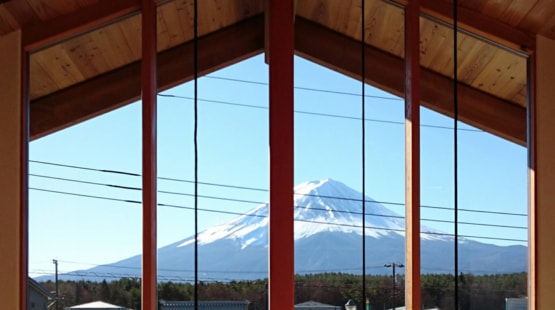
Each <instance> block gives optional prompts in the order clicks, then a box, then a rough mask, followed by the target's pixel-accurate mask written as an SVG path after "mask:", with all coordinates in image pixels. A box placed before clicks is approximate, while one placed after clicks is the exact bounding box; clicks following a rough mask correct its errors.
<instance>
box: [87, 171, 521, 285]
mask: <svg viewBox="0 0 555 310" xmlns="http://www.w3.org/2000/svg"><path fill="white" fill-rule="evenodd" d="M361 198H362V194H361V193H359V192H357V191H355V190H353V189H351V188H349V187H348V186H346V185H344V184H342V183H340V182H337V181H334V180H330V179H325V180H321V181H315V182H305V183H302V184H299V185H298V186H296V187H295V211H294V212H295V213H294V214H295V269H296V273H318V272H349V273H361V272H362V261H361V260H362V228H361V227H362V212H361V210H362V207H361V206H362V202H361ZM366 214H367V215H366V217H365V227H366V229H365V234H364V235H365V240H366V267H367V270H366V273H368V274H384V273H390V272H391V271H390V270H388V269H386V268H384V267H383V265H384V263H390V262H403V261H404V250H405V247H404V242H405V239H404V219H403V217H402V216H400V215H399V214H397V213H395V212H393V211H391V210H389V209H388V208H386V207H384V206H383V205H381V204H379V203H377V202H375V201H374V200H372V199H370V198H368V197H366ZM267 215H268V204H267V203H266V204H262V205H260V206H258V207H257V208H255V209H253V210H251V211H249V212H248V213H246V214H244V215H241V216H238V217H236V218H234V219H232V220H230V221H228V222H226V223H223V224H221V225H217V226H214V227H211V228H209V229H207V230H205V231H203V232H201V233H200V234H199V236H198V245H199V246H198V249H199V254H198V255H199V262H198V267H199V269H198V270H199V278H200V279H201V280H204V281H212V280H220V281H225V280H241V279H257V278H265V277H267V266H268V247H267V245H268V217H267ZM421 231H422V232H423V233H422V234H421V238H422V266H423V267H422V271H423V273H430V272H437V273H447V272H452V271H453V269H454V268H453V266H454V257H453V252H454V250H453V248H454V243H453V241H454V238H453V237H452V236H448V235H446V234H441V232H438V231H435V230H432V229H430V228H427V227H422V228H421ZM429 232H432V233H433V234H428V233H429ZM508 258H510V259H508ZM526 259H527V253H526V248H525V247H523V246H511V247H500V246H495V245H491V244H485V243H480V242H476V241H471V240H466V239H459V270H460V272H472V273H478V274H481V273H506V272H521V271H526ZM140 265H141V262H140V256H134V257H131V258H128V259H125V260H122V261H119V262H116V263H115V264H111V265H109V266H99V267H95V268H92V269H90V270H88V271H86V273H87V274H90V273H93V274H95V275H96V276H98V277H102V276H103V275H118V274H120V275H121V274H125V275H126V276H138V275H139V270H140V268H139V267H140ZM158 266H159V271H158V274H159V277H160V280H161V281H164V280H173V281H188V280H192V279H193V276H194V273H193V270H194V238H193V237H189V238H186V239H184V240H181V241H178V242H176V243H174V244H171V245H168V246H165V247H163V248H160V249H159V251H158ZM401 272H402V271H401ZM77 274H79V273H77ZM83 274H85V272H84V273H83Z"/></svg>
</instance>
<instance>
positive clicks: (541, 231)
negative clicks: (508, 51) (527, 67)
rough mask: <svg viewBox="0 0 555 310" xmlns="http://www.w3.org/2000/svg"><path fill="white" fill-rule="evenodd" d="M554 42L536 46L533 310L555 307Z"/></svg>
mask: <svg viewBox="0 0 555 310" xmlns="http://www.w3.org/2000/svg"><path fill="white" fill-rule="evenodd" d="M553 50H555V41H554V40H550V39H547V38H545V37H542V36H538V38H537V46H536V52H537V54H536V57H537V58H536V76H535V82H536V101H535V106H534V118H535V123H533V124H532V126H534V127H533V129H535V139H533V141H534V143H533V144H532V148H533V150H532V152H533V154H535V157H533V159H535V163H534V162H533V163H532V167H534V168H535V171H532V172H533V174H532V176H533V177H534V176H535V178H534V179H532V184H533V185H535V186H534V187H533V188H532V189H531V195H532V196H533V197H534V200H535V204H533V205H532V206H531V211H530V213H531V214H530V218H531V222H530V224H529V227H530V230H531V240H530V242H531V243H532V244H531V246H530V249H531V250H532V252H531V253H530V255H529V256H530V257H531V259H532V261H531V270H529V272H531V273H533V275H534V276H535V283H532V287H533V289H532V292H530V294H531V297H532V303H533V306H532V307H531V308H530V309H531V310H543V309H551V308H552V307H553V305H555V294H553V290H554V289H555V265H554V264H553V257H555V243H554V242H553V236H554V235H555V225H553V222H554V221H555V208H554V207H553V206H555V192H554V191H553V186H554V185H555V143H553V120H554V119H555V104H553V98H555V79H554V77H555V57H554V56H553Z"/></svg>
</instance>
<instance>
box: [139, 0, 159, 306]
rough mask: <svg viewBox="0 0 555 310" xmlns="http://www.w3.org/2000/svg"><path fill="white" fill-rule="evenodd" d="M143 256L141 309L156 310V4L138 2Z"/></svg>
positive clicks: (149, 0)
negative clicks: (140, 38) (139, 9)
mask: <svg viewBox="0 0 555 310" xmlns="http://www.w3.org/2000/svg"><path fill="white" fill-rule="evenodd" d="M142 5H143V8H142V42H141V44H142V62H141V89H142V121H143V126H142V137H143V138H142V139H143V143H142V148H143V162H142V166H143V181H142V182H143V255H142V281H141V283H142V287H141V290H142V295H141V298H142V301H141V303H142V309H157V308H158V306H157V275H156V209H157V205H156V204H157V199H156V178H157V174H156V91H157V88H156V4H155V3H154V1H153V0H143V2H142Z"/></svg>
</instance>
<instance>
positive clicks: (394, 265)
mask: <svg viewBox="0 0 555 310" xmlns="http://www.w3.org/2000/svg"><path fill="white" fill-rule="evenodd" d="M383 266H384V267H385V268H390V267H391V268H392V271H393V283H392V285H393V286H392V291H391V295H392V297H393V305H392V306H391V307H392V308H393V309H395V308H397V307H396V306H395V267H399V268H403V267H405V265H403V264H401V263H391V264H385V265H383Z"/></svg>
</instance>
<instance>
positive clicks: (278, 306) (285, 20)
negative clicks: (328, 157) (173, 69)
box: [266, 0, 295, 310]
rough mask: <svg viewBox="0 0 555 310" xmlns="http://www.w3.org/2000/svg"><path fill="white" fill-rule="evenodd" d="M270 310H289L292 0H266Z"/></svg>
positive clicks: (291, 296) (291, 294)
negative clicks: (267, 37) (267, 26)
mask: <svg viewBox="0 0 555 310" xmlns="http://www.w3.org/2000/svg"><path fill="white" fill-rule="evenodd" d="M266 9H267V10H269V12H268V13H269V14H267V16H269V40H268V43H269V52H270V57H269V66H270V68H269V70H270V80H269V81H270V94H269V95H270V128H269V130H270V212H269V265H270V266H269V270H270V273H269V285H268V290H269V292H268V296H269V307H270V309H271V310H290V309H293V308H294V302H295V300H294V283H295V282H294V281H295V280H294V272H295V270H294V235H293V187H294V183H293V182H294V181H293V171H294V170H293V133H294V131H293V49H294V43H293V42H294V40H293V21H294V3H293V0H269V3H268V6H267V7H266Z"/></svg>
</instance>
